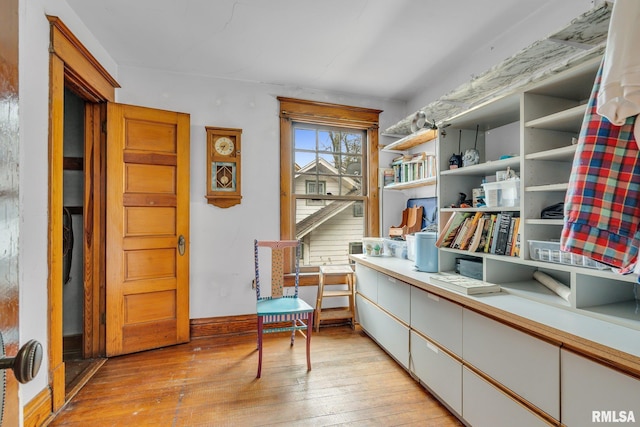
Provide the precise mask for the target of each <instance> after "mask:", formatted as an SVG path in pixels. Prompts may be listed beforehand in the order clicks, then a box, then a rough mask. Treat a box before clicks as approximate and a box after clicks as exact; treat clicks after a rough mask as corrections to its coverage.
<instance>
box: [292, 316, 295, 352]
mask: <svg viewBox="0 0 640 427" xmlns="http://www.w3.org/2000/svg"><path fill="white" fill-rule="evenodd" d="M291 326H293V328H294V329H292V330H291V347H293V341H294V340H295V339H296V330H295V327H296V321H295V320H294V321H292V322H291Z"/></svg>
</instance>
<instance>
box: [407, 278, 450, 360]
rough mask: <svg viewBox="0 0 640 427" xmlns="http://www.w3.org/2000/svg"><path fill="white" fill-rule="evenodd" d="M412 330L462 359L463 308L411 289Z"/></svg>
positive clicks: (431, 294) (436, 296)
mask: <svg viewBox="0 0 640 427" xmlns="http://www.w3.org/2000/svg"><path fill="white" fill-rule="evenodd" d="M411 328H412V329H415V330H416V331H418V332H419V333H421V334H423V335H425V336H428V337H429V338H430V339H431V340H433V341H435V342H436V343H438V345H440V346H441V347H444V348H446V349H447V350H449V351H451V352H452V353H453V354H455V355H457V356H459V357H462V307H461V306H460V305H458V304H455V303H452V302H451V301H448V300H447V299H445V298H441V297H439V296H438V295H436V294H434V293H431V292H427V291H425V290H422V289H419V288H416V287H412V288H411Z"/></svg>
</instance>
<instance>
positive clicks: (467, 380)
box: [462, 366, 584, 427]
mask: <svg viewBox="0 0 640 427" xmlns="http://www.w3.org/2000/svg"><path fill="white" fill-rule="evenodd" d="M462 407H463V408H464V409H463V413H462V418H464V420H465V421H466V422H467V423H469V425H472V426H491V427H513V426H515V425H517V426H518V427H536V426H550V425H553V424H549V423H548V422H547V421H546V420H545V419H543V418H542V417H540V416H539V415H537V414H535V413H533V412H532V411H531V410H530V409H529V408H527V407H525V406H522V405H521V404H520V402H517V401H515V400H513V399H512V398H511V397H510V396H508V395H506V394H505V393H503V392H502V391H501V390H499V389H497V388H496V387H494V386H493V385H492V384H490V383H488V382H487V381H485V380H484V379H483V378H480V377H479V376H478V375H476V374H475V373H474V372H472V371H471V370H469V368H467V367H466V366H465V367H463V368H462ZM583 425H584V424H583Z"/></svg>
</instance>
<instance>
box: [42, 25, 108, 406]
mask: <svg viewBox="0 0 640 427" xmlns="http://www.w3.org/2000/svg"><path fill="white" fill-rule="evenodd" d="M47 19H48V20H49V22H50V27H51V34H50V37H51V40H50V55H49V201H48V205H49V218H48V223H49V225H48V248H49V249H48V256H47V257H48V268H49V272H48V273H49V274H48V283H47V287H48V293H49V301H48V306H49V345H48V348H49V354H48V357H49V378H50V379H49V381H50V386H51V391H52V393H51V394H52V408H51V410H52V412H56V411H57V410H59V409H60V408H61V407H62V406H63V405H64V403H65V370H64V363H63V356H62V333H63V331H62V209H63V199H62V191H63V185H62V184H63V182H62V177H63V174H62V170H63V145H64V141H63V128H64V88H65V86H67V87H69V88H71V89H72V90H73V91H74V92H76V93H77V94H78V95H79V96H80V97H81V98H83V99H84V100H86V101H88V102H90V103H98V102H107V101H113V100H114V98H115V88H117V87H120V86H119V85H118V83H117V82H116V81H115V80H114V79H113V78H112V77H111V76H110V75H109V73H108V72H107V71H106V70H105V69H104V68H103V67H102V66H101V65H100V64H99V63H98V61H97V60H96V59H95V58H94V57H93V56H92V55H91V54H90V53H89V51H88V50H87V49H86V48H85V47H84V46H83V45H82V43H80V41H79V40H78V39H77V38H76V37H75V36H74V35H73V34H72V33H71V31H69V29H68V28H67V27H66V26H65V25H64V24H63V23H62V21H61V20H60V19H59V18H57V17H53V16H47ZM87 114H88V116H87V117H85V119H86V120H89V119H90V121H89V123H90V125H89V126H86V129H87V130H86V132H88V133H89V134H88V139H87V141H86V142H85V144H86V145H87V146H88V147H87V148H86V149H87V152H89V153H90V158H87V159H85V165H92V166H90V167H88V168H87V169H90V170H91V171H92V172H91V177H90V178H89V179H90V183H91V185H90V186H89V187H90V188H89V189H87V191H94V194H100V197H91V198H87V197H85V206H84V210H85V214H86V213H87V212H90V213H91V214H92V218H93V220H94V221H95V220H96V219H98V220H99V221H101V222H99V223H97V224H96V223H94V226H95V229H94V230H85V233H84V235H83V244H84V245H85V247H84V249H85V254H87V255H86V257H85V260H84V263H85V265H84V268H85V271H89V272H91V274H90V275H89V276H88V280H85V283H84V286H85V294H86V293H87V292H91V293H94V295H95V292H96V290H98V292H99V290H100V289H101V286H102V284H101V283H100V282H101V281H102V282H103V283H104V280H101V274H103V272H104V268H102V267H100V265H99V263H100V260H101V259H104V248H103V244H94V242H99V241H100V240H103V239H102V237H103V234H102V233H103V232H102V231H101V230H103V229H104V218H103V217H102V216H100V215H101V214H100V212H101V211H103V210H104V209H103V206H104V200H103V197H104V196H103V194H102V193H103V191H100V193H95V191H96V190H97V189H98V188H100V187H99V186H100V185H102V184H99V183H103V182H104V181H103V179H104V178H103V177H102V175H101V174H103V173H104V172H103V171H104V168H103V167H101V165H102V162H103V156H102V144H100V141H101V138H102V135H101V132H100V125H99V124H98V123H97V118H98V117H100V115H101V114H102V113H101V111H100V109H99V108H98V106H92V107H90V108H88V109H87ZM85 136H87V135H85ZM85 154H86V153H85ZM87 179H88V178H87V176H86V173H85V180H87ZM96 186H98V187H96ZM85 188H86V186H85ZM86 217H87V215H85V221H88V220H89V218H86ZM85 225H86V223H85ZM94 231H95V232H94ZM96 239H98V240H96ZM96 264H98V265H96ZM96 271H97V274H96ZM101 271H102V273H101ZM97 303H98V304H101V302H100V301H98V302H97ZM95 308H96V307H95V304H94V305H93V306H91V307H89V308H88V309H89V310H91V315H90V316H89V318H88V319H87V322H90V331H91V334H92V339H90V340H86V341H88V345H89V346H91V348H89V349H87V348H85V351H86V352H88V353H87V354H88V355H97V354H98V353H99V351H100V343H99V339H100V338H99V337H100V330H101V329H100V322H99V317H100V314H101V313H99V312H98V313H96V312H95ZM96 322H97V323H96ZM86 326H87V325H85V327H86ZM96 331H97V332H96ZM96 335H97V336H96ZM103 341H104V340H103ZM97 342H98V343H97ZM96 346H97V347H96Z"/></svg>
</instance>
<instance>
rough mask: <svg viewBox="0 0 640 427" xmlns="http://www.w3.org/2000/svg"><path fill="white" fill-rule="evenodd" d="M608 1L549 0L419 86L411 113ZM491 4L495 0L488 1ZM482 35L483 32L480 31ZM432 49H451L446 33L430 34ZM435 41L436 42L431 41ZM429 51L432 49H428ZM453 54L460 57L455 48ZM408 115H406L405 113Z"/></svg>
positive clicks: (430, 47)
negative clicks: (450, 67) (448, 45)
mask: <svg viewBox="0 0 640 427" xmlns="http://www.w3.org/2000/svg"><path fill="white" fill-rule="evenodd" d="M602 3H604V0H562V1H553V2H548V3H547V4H545V5H543V7H541V8H540V9H539V10H537V11H536V13H534V14H531V15H529V16H527V17H526V19H523V20H521V21H519V22H511V23H510V25H509V26H507V27H505V30H504V31H503V32H502V34H500V35H499V37H498V38H495V39H486V40H485V43H484V45H483V47H482V48H480V49H478V50H477V51H476V52H475V53H473V54H472V55H465V59H464V62H461V64H460V66H459V67H457V68H456V69H452V70H442V79H441V80H439V81H437V82H424V85H422V86H419V87H416V95H415V96H414V97H413V98H412V99H411V100H410V101H409V103H408V107H409V108H408V111H409V112H410V113H409V114H411V113H413V112H415V111H417V110H419V109H420V108H422V107H424V106H425V105H427V104H428V103H429V102H431V101H433V100H435V99H437V98H439V97H440V96H442V95H444V94H446V93H448V92H450V91H451V90H453V89H455V88H456V87H458V86H460V85H461V84H463V83H465V82H468V81H469V80H471V79H472V78H473V77H475V76H478V75H480V74H482V73H484V72H485V71H487V70H488V69H490V68H491V67H493V66H494V65H496V64H499V63H500V62H502V61H504V60H505V59H507V58H509V57H511V56H513V55H514V54H516V53H517V52H519V51H520V50H522V49H524V48H525V47H527V46H529V45H531V44H532V43H533V42H535V41H536V40H539V39H542V38H545V37H548V36H549V35H551V34H553V33H555V32H556V31H558V30H559V29H561V28H563V27H565V26H566V25H567V24H569V23H570V22H571V21H572V20H573V19H574V18H576V17H577V16H579V15H581V14H582V13H584V12H586V11H588V10H590V9H591V8H593V7H594V6H595V5H600V4H602ZM487 7H491V2H487ZM446 19H449V20H450V22H451V31H452V32H454V31H467V32H469V33H470V34H472V33H473V32H474V29H473V28H464V29H460V28H457V27H456V20H455V17H453V16H452V17H447V18H446ZM477 36H478V37H480V38H481V37H482V34H477ZM428 40H429V41H428V43H427V45H426V47H427V48H428V49H438V50H440V49H445V50H446V49H447V45H446V35H438V36H433V37H428ZM431 40H433V41H431ZM427 52H428V50H427ZM449 54H450V55H454V56H459V54H458V53H456V52H455V51H451V52H449ZM405 117H406V116H405Z"/></svg>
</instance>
